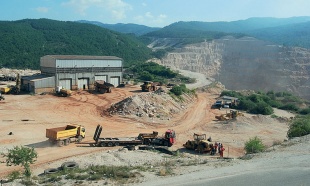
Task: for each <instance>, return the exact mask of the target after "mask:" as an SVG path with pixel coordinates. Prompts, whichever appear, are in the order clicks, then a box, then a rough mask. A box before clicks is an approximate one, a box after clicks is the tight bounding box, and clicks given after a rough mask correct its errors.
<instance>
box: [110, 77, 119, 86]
mask: <svg viewBox="0 0 310 186" xmlns="http://www.w3.org/2000/svg"><path fill="white" fill-rule="evenodd" d="M110 83H111V84H113V85H114V87H117V86H118V85H119V83H120V77H118V76H113V77H111V78H110Z"/></svg>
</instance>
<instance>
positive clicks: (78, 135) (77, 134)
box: [46, 124, 85, 146]
mask: <svg viewBox="0 0 310 186" xmlns="http://www.w3.org/2000/svg"><path fill="white" fill-rule="evenodd" d="M46 137H47V138H48V139H49V141H50V142H51V143H57V144H58V146H63V145H69V144H70V143H71V142H74V141H76V142H81V141H82V140H83V139H84V138H85V127H83V126H81V125H75V124H70V125H66V126H64V127H57V128H50V129H46Z"/></svg>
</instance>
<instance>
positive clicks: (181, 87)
mask: <svg viewBox="0 0 310 186" xmlns="http://www.w3.org/2000/svg"><path fill="white" fill-rule="evenodd" d="M170 92H172V93H173V94H174V95H176V96H180V95H182V94H183V93H187V92H190V90H189V89H187V88H186V86H185V84H181V85H176V86H174V87H172V89H171V90H170Z"/></svg>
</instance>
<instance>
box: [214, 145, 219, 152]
mask: <svg viewBox="0 0 310 186" xmlns="http://www.w3.org/2000/svg"><path fill="white" fill-rule="evenodd" d="M214 148H215V152H214V154H216V151H217V148H218V144H217V142H215V143H214Z"/></svg>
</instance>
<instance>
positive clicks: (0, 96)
mask: <svg viewBox="0 0 310 186" xmlns="http://www.w3.org/2000/svg"><path fill="white" fill-rule="evenodd" d="M1 100H5V98H4V97H3V96H2V94H1V92H0V101H1Z"/></svg>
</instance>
